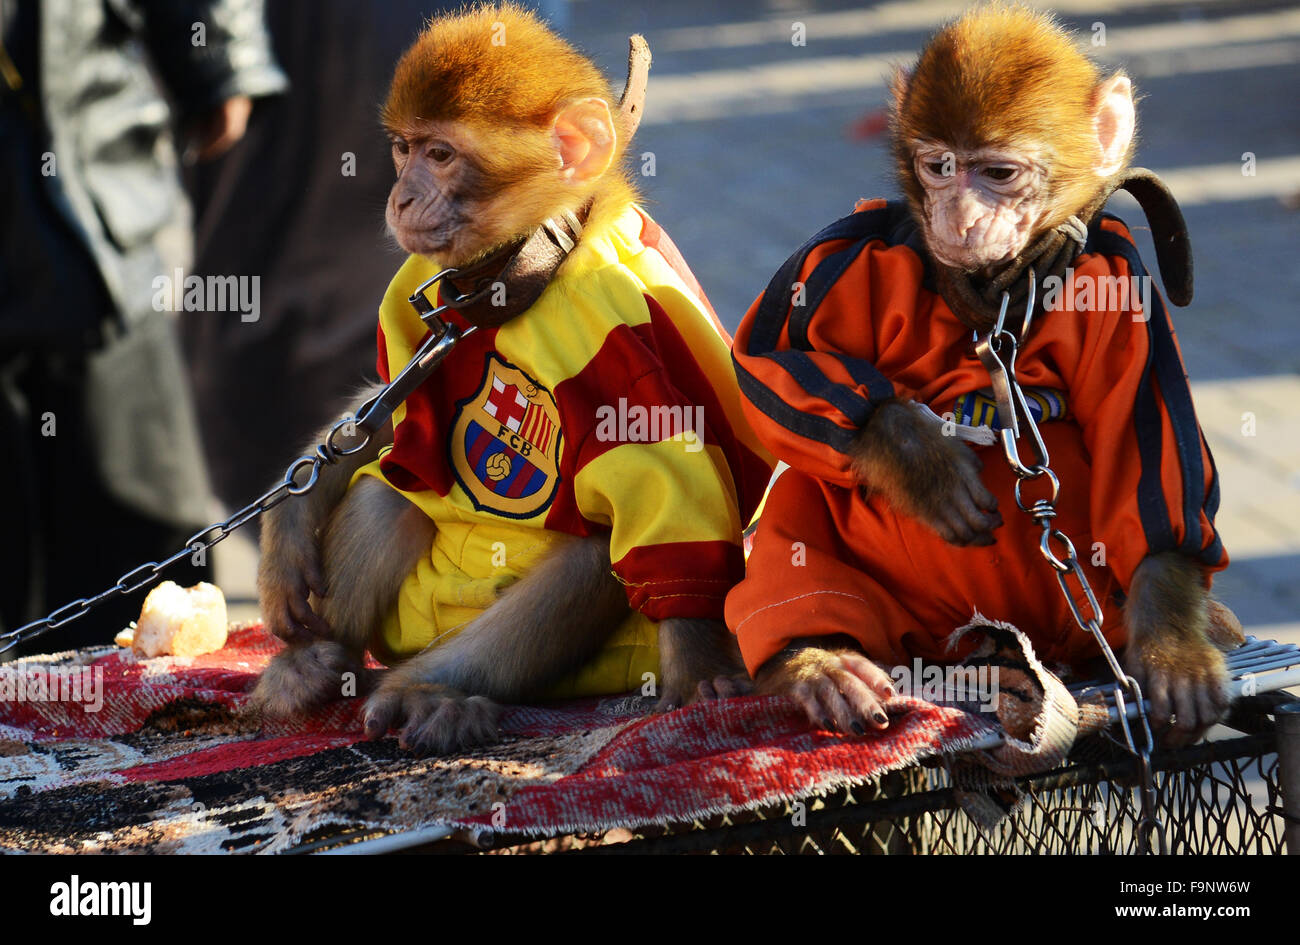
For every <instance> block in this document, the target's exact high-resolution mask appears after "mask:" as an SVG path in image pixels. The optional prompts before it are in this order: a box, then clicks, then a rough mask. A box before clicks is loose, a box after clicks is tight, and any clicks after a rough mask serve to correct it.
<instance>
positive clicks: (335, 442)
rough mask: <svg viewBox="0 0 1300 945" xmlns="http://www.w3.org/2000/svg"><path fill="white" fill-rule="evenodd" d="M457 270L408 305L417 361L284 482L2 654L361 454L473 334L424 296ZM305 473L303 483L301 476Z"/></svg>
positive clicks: (128, 588) (138, 586) (152, 575)
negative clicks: (415, 321)
mask: <svg viewBox="0 0 1300 945" xmlns="http://www.w3.org/2000/svg"><path fill="white" fill-rule="evenodd" d="M455 274H456V270H455V269H444V270H442V271H441V272H439V273H438V274H437V275H435V276H434V277H433V278H431V279H429V280H428V281H426V282H425V283H423V284H422V285H421V286H420V287H419V288H418V289H416V290H415V292H414V294H412V295H411V297H410V298H409V299H408V300H407V301H408V302H409V303H410V304H411V305H412V306H413V307H414V308H415V311H416V313H417V314H418V315H419V316H420V318H421V320H422V321H423V322H424V323H425V324H426V325H427V326H428V327H429V329H430V332H431V334H430V336H429V337H428V338H427V339H426V340H425V342H424V343H423V344H422V345H421V346H420V349H419V350H418V351H416V353H415V356H414V357H412V358H411V360H410V362H409V363H408V364H407V365H406V367H405V368H403V369H402V371H401V372H400V373H399V374H398V375H397V376H396V377H395V378H393V380H392V381H391V382H390V383H389V384H388V385H386V386H385V387H384V388H383V389H382V390H380V392H379V393H378V394H376V395H375V396H374V397H372V398H371V399H370V400H368V401H366V403H364V404H363V405H362V406H361V408H360V409H358V410H357V412H356V414H355V415H354V416H348V417H344V418H343V419H342V420H339V421H338V422H337V423H335V424H334V425H333V426H332V427H330V430H329V432H328V433H327V434H326V435H325V438H324V440H323V441H322V442H321V443H320V445H318V446H317V447H316V450H315V452H314V453H311V454H309V455H307V456H300V457H299V458H298V459H295V460H294V461H293V462H292V463H290V464H289V468H288V469H286V470H285V473H284V478H283V479H281V480H280V481H279V482H278V483H276V484H275V485H274V486H273V487H271V488H270V489H268V490H267V491H266V492H264V493H262V495H260V496H258V497H257V498H256V499H254V500H253V501H252V502H250V503H249V504H248V505H246V506H244V507H243V508H242V509H240V510H239V511H237V512H235V513H234V514H233V515H231V516H229V517H228V518H226V519H223V520H222V521H220V522H214V523H213V524H211V525H209V526H207V527H206V528H203V529H200V530H199V531H197V532H195V533H194V534H193V535H191V536H190V537H189V538H188V539H187V540H186V542H185V547H184V548H182V549H181V550H180V551H177V552H176V553H175V554H173V555H171V556H170V557H168V558H164V559H163V560H162V561H149V562H147V563H145V564H142V565H140V566H139V567H136V568H133V569H132V570H130V571H128V572H126V574H123V575H122V576H121V577H120V578H118V579H117V583H116V584H114V585H113V586H112V587H110V588H108V590H106V591H102V592H101V593H99V594H96V595H95V596H94V597H89V598H82V599H80V600H74V601H72V602H70V603H67V604H64V605H63V606H61V607H59V608H57V609H56V610H54V611H52V612H51V613H49V614H47V615H46V616H45V617H42V618H41V619H39V620H33V621H32V622H31V623H27V624H24V625H23V626H21V627H18V628H17V629H14V630H9V631H7V632H5V633H0V654H3V653H5V652H7V651H9V650H11V649H13V648H14V647H16V646H18V645H19V644H20V643H25V642H27V641H28V640H34V639H36V638H37V637H39V636H42V635H43V634H46V633H48V632H49V631H51V630H56V629H58V628H59V627H62V626H64V625H65V624H68V623H71V622H72V621H74V620H77V619H79V618H81V617H84V616H85V615H86V614H87V613H89V612H90V611H92V610H94V609H95V608H96V607H98V606H99V605H100V604H103V603H105V602H106V601H109V600H112V599H113V598H116V597H123V596H125V595H127V594H132V593H134V592H136V591H138V590H142V589H144V588H146V587H148V586H149V585H150V584H153V583H154V582H155V581H157V580H158V579H159V578H160V577H162V574H163V572H164V571H166V570H167V569H168V568H170V567H172V566H173V565H175V564H178V563H179V562H180V561H182V560H184V559H185V558H190V559H191V560H194V561H202V560H203V558H204V556H206V554H207V552H208V550H209V549H211V548H212V547H213V546H214V545H217V544H219V543H220V542H222V541H224V540H225V539H226V538H228V537H229V536H230V535H231V534H233V533H234V532H235V531H237V530H238V529H240V528H242V527H244V526H245V525H247V524H248V523H249V522H251V521H253V519H255V518H258V517H259V516H261V515H263V514H265V513H266V512H269V511H270V510H271V509H273V508H275V507H276V506H277V505H279V504H280V503H281V502H283V501H284V500H285V499H288V498H289V497H290V496H298V495H305V494H306V493H308V492H310V491H311V490H312V489H314V488H315V487H316V484H317V483H318V482H319V481H320V473H321V469H322V468H323V467H325V466H331V465H334V464H335V463H337V462H338V461H339V460H340V459H342V458H343V457H345V456H352V455H354V454H356V453H359V452H361V451H362V450H363V449H365V448H366V447H367V446H368V445H370V442H371V440H372V439H373V438H374V436H375V434H376V433H377V432H378V431H379V430H380V428H381V427H383V426H384V424H386V423H387V422H388V420H389V418H391V417H392V415H393V411H394V410H395V409H396V408H397V406H398V404H400V403H401V402H402V401H403V400H405V399H406V398H407V397H408V396H410V394H411V392H412V391H414V390H415V388H417V387H419V386H420V384H421V383H423V382H424V380H425V379H426V378H427V377H428V376H429V375H430V374H432V373H433V371H434V369H435V368H436V367H437V366H438V365H439V363H441V362H442V360H443V358H445V357H446V356H447V355H448V354H449V353H450V352H451V349H452V348H454V347H455V346H456V344H457V343H458V342H459V341H460V340H461V339H463V338H465V337H467V336H468V335H470V334H472V333H473V331H474V328H473V327H472V326H471V327H470V328H467V329H461V328H459V327H458V326H456V325H448V324H446V323H444V322H443V321H442V320H441V319H440V318H439V317H438V316H440V315H441V314H442V313H443V312H445V311H446V310H447V309H448V308H450V307H451V306H449V305H447V304H445V303H444V304H442V305H437V306H435V305H434V304H433V303H431V302H430V301H429V299H428V298H427V296H426V293H427V292H428V291H429V289H430V288H432V287H433V286H434V285H435V284H437V283H438V282H439V281H440V280H442V279H443V278H445V277H447V276H450V275H455ZM340 437H346V438H349V439H355V440H356V442H355V443H352V444H351V445H349V446H346V447H345V446H341V445H340V444H339V438H340ZM304 471H305V474H306V477H305V478H302V477H303V474H304Z"/></svg>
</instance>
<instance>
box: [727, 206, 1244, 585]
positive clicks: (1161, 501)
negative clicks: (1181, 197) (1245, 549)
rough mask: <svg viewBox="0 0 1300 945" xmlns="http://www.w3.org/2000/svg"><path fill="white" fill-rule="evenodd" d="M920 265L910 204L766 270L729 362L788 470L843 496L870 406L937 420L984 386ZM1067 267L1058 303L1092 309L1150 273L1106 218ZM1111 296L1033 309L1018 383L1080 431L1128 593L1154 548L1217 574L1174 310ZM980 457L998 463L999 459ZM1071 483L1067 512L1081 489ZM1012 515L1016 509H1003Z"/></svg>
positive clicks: (966, 338)
mask: <svg viewBox="0 0 1300 945" xmlns="http://www.w3.org/2000/svg"><path fill="white" fill-rule="evenodd" d="M928 266H929V263H928V261H927V256H926V254H925V252H924V247H923V243H922V241H921V235H920V233H919V232H918V230H917V228H916V226H915V224H914V223H913V221H912V220H911V217H910V213H909V211H908V209H907V207H906V206H905V205H904V204H902V203H892V202H891V203H886V202H885V201H883V200H875V201H864V202H861V203H860V204H859V205H858V208H857V210H856V212H854V213H853V214H851V215H849V216H847V217H844V218H843V219H840V220H838V221H836V222H835V223H833V224H831V225H830V226H828V227H826V228H825V229H824V230H822V231H821V232H820V233H818V234H817V235H816V236H814V237H813V238H812V239H811V240H809V241H808V242H807V243H806V244H804V246H803V247H802V248H800V250H799V251H798V252H797V253H795V254H794V255H793V256H792V257H790V259H789V260H788V261H787V262H786V263H785V264H784V265H783V266H782V267H781V269H780V270H779V271H778V272H777V274H776V275H775V276H774V277H773V279H772V281H771V283H770V284H769V285H768V288H767V290H766V291H765V292H764V293H763V294H762V295H761V296H759V298H758V299H757V300H756V301H755V302H754V304H753V306H751V307H750V309H749V311H748V313H747V314H746V315H745V318H744V320H743V321H742V323H741V325H740V328H739V329H738V331H737V332H736V338H735V344H734V346H733V350H732V356H733V359H734V361H735V365H736V373H737V376H738V379H739V382H740V388H741V391H742V393H743V394H744V396H745V401H744V406H745V411H746V416H747V417H748V419H749V421H750V423H751V425H752V426H753V428H754V430H755V431H756V432H757V433H758V435H759V438H760V439H761V440H762V441H763V443H764V445H765V446H767V447H768V449H770V450H771V451H772V453H773V454H774V455H775V456H776V457H777V458H778V459H781V460H784V461H785V462H786V463H789V464H790V465H791V466H793V467H794V468H796V469H799V470H801V471H803V472H805V473H807V474H809V475H812V476H814V477H817V478H819V479H822V480H825V481H827V482H830V483H835V484H838V485H842V486H850V487H851V486H853V484H854V480H853V476H852V474H851V473H850V470H849V458H848V456H847V455H846V453H845V450H846V449H847V448H848V444H849V443H850V441H851V440H852V439H853V437H854V436H855V435H856V433H857V432H858V430H860V429H861V427H862V426H863V424H865V423H866V422H867V420H868V419H869V418H870V416H871V412H872V409H873V407H874V405H875V404H877V403H879V402H880V401H881V400H883V399H887V398H890V397H902V398H911V399H915V400H917V401H920V402H921V403H924V404H927V405H929V406H930V407H931V408H932V409H933V410H934V411H935V412H936V413H938V414H940V415H942V414H944V413H945V412H947V411H952V410H954V407H955V406H958V407H960V405H959V404H958V401H959V399H960V398H963V396H965V395H970V394H972V393H973V392H976V391H979V390H981V389H984V388H987V387H988V386H989V376H988V372H987V371H986V370H985V369H984V367H983V366H982V365H981V364H980V362H979V360H978V359H977V358H976V357H975V353H974V349H973V345H972V344H971V330H970V329H969V328H968V327H966V326H965V325H963V324H962V323H961V322H960V321H958V319H957V318H956V316H955V315H954V314H953V313H952V311H951V310H950V309H949V308H948V306H947V304H946V303H945V302H944V301H943V299H942V298H941V297H940V296H939V295H938V293H937V292H936V290H935V288H934V283H933V279H932V276H931V273H930V272H929V271H928ZM1073 270H1074V272H1073V282H1072V283H1071V284H1068V285H1066V286H1065V289H1066V290H1068V291H1066V292H1063V293H1061V295H1062V297H1063V298H1069V297H1070V296H1069V292H1070V291H1073V292H1074V293H1075V296H1076V297H1079V298H1082V295H1083V292H1084V291H1085V289H1087V288H1088V287H1089V286H1099V285H1101V284H1102V283H1103V281H1104V280H1106V279H1108V278H1109V279H1111V280H1114V279H1118V278H1123V279H1128V278H1129V277H1130V276H1138V277H1146V278H1149V277H1148V276H1147V273H1146V270H1145V269H1144V268H1143V266H1142V261H1141V259H1139V257H1138V253H1137V249H1136V247H1135V246H1134V244H1133V240H1132V237H1131V235H1130V234H1129V232H1128V230H1127V229H1126V228H1125V226H1124V224H1123V223H1121V222H1120V221H1119V220H1118V219H1116V218H1114V217H1112V216H1109V215H1103V216H1102V217H1100V218H1099V219H1098V221H1096V222H1095V223H1094V224H1093V226H1092V228H1091V230H1090V232H1089V236H1088V241H1087V244H1086V245H1085V247H1084V251H1083V253H1082V255H1080V256H1079V258H1078V259H1077V260H1076V261H1075V263H1074V267H1073ZM1111 284H1115V283H1113V282H1112V283H1111ZM1109 301H1110V302H1112V303H1113V304H1109V305H1106V306H1103V307H1101V308H1097V307H1095V306H1094V307H1090V308H1089V309H1088V310H1086V311H1078V312H1076V311H1067V310H1053V311H1049V312H1048V313H1047V314H1046V315H1044V316H1041V317H1040V318H1039V319H1038V320H1037V322H1036V323H1035V324H1034V326H1033V328H1032V330H1031V332H1030V335H1029V337H1028V339H1027V340H1026V341H1025V342H1024V344H1023V345H1022V346H1021V350H1020V354H1019V358H1018V379H1019V381H1020V382H1021V384H1022V385H1024V386H1026V387H1028V386H1031V385H1032V386H1033V387H1036V388H1041V389H1045V390H1049V391H1054V392H1059V393H1060V394H1061V395H1063V399H1064V401H1065V409H1066V416H1065V418H1064V419H1062V420H1052V421H1049V422H1053V423H1056V422H1064V423H1072V424H1075V425H1076V426H1077V427H1078V428H1079V429H1080V431H1081V433H1082V439H1083V445H1084V448H1085V449H1086V451H1087V454H1088V456H1089V457H1090V461H1091V481H1090V482H1089V483H1088V484H1087V487H1086V488H1087V489H1088V490H1089V500H1090V505H1091V525H1092V528H1091V532H1092V536H1093V538H1094V539H1095V540H1099V541H1101V542H1103V543H1104V544H1105V546H1106V551H1107V561H1106V563H1107V566H1108V567H1109V568H1110V569H1111V571H1112V572H1113V573H1114V575H1115V577H1116V578H1117V579H1118V582H1119V584H1120V586H1121V587H1122V588H1123V589H1124V590H1126V591H1127V589H1128V586H1129V583H1130V582H1131V580H1132V576H1133V571H1134V569H1135V568H1136V567H1137V565H1138V563H1139V562H1140V561H1141V560H1142V558H1143V557H1145V556H1146V555H1147V554H1149V553H1153V552H1160V551H1166V550H1178V551H1181V552H1183V553H1184V554H1187V555H1189V556H1191V557H1194V558H1195V559H1197V560H1198V561H1200V562H1201V563H1202V564H1203V565H1204V566H1205V568H1206V571H1207V575H1208V573H1209V572H1213V571H1218V570H1221V569H1222V568H1224V567H1226V566H1227V563H1228V557H1227V553H1226V552H1225V551H1224V548H1223V544H1222V542H1220V540H1219V536H1218V534H1217V533H1216V531H1215V528H1214V515H1215V512H1216V511H1217V508H1218V502H1219V485H1218V477H1217V473H1216V471H1215V467H1214V460H1213V457H1212V456H1211V455H1210V450H1209V447H1208V446H1207V445H1206V443H1205V439H1204V437H1203V436H1202V434H1201V430H1200V426H1199V425H1198V423H1197V420H1196V413H1195V411H1194V410H1193V407H1192V398H1191V393H1190V391H1189V389H1188V385H1187V375H1186V369H1185V368H1184V366H1183V362H1182V356H1181V354H1180V352H1179V349H1178V344H1177V341H1176V340H1175V337H1174V330H1173V325H1172V323H1171V322H1170V319H1169V315H1168V313H1167V312H1166V310H1165V306H1164V303H1163V301H1162V299H1161V298H1160V296H1159V294H1158V293H1157V292H1155V291H1154V290H1151V291H1150V302H1151V305H1150V308H1151V311H1150V312H1144V311H1143V310H1142V307H1141V304H1140V293H1139V297H1138V298H1130V299H1128V300H1127V301H1126V302H1125V301H1123V300H1121V299H1115V298H1113V297H1112V298H1111V299H1110V300H1109ZM957 412H958V415H960V413H961V410H960V409H958V411H957ZM998 452H999V453H1000V451H998ZM988 461H994V462H1001V461H1002V460H1001V457H1000V455H995V454H993V453H992V451H990V453H989V454H988V455H987V456H986V462H988ZM1062 488H1063V498H1062V502H1066V501H1068V494H1069V492H1070V491H1071V490H1077V489H1081V488H1084V486H1083V484H1079V483H1063V484H1062ZM1018 514H1020V513H1019V512H1018V511H1017V510H1016V509H1015V508H1014V507H1012V508H1011V509H1010V510H1009V511H1007V512H1005V513H1004V516H1005V515H1018ZM760 530H761V525H760ZM1084 553H1085V549H1080V554H1081V555H1082V554H1084ZM1044 567H1046V565H1044ZM1207 580H1208V577H1207Z"/></svg>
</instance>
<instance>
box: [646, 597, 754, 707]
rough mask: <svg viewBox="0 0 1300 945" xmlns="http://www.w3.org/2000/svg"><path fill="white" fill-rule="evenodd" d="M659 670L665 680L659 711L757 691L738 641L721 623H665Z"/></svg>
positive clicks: (662, 624) (662, 623)
mask: <svg viewBox="0 0 1300 945" xmlns="http://www.w3.org/2000/svg"><path fill="white" fill-rule="evenodd" d="M659 667H660V670H661V671H662V676H663V679H662V680H661V681H660V682H661V685H660V692H659V701H658V702H657V703H656V704H655V708H654V710H655V711H656V712H671V711H672V710H673V709H679V708H681V707H682V706H687V705H690V704H691V703H693V702H698V701H699V700H701V699H730V698H732V697H733V696H743V695H745V694H746V693H748V692H750V691H751V690H752V689H753V685H752V684H751V683H750V680H749V673H747V672H745V665H744V663H743V662H742V661H741V658H740V648H739V647H738V646H737V644H736V638H735V637H734V636H732V634H731V632H730V631H729V630H727V627H726V625H725V624H723V623H722V622H721V621H719V620H688V619H680V618H670V619H667V620H661V621H660V622H659Z"/></svg>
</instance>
